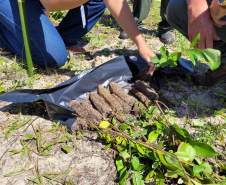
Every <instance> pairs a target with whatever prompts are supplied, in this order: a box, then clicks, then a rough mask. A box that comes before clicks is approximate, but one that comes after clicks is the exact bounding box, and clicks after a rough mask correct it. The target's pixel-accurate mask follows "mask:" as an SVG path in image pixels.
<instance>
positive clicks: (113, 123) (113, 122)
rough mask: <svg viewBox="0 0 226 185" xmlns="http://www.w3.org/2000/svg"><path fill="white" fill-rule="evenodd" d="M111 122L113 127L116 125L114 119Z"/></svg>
mask: <svg viewBox="0 0 226 185" xmlns="http://www.w3.org/2000/svg"><path fill="white" fill-rule="evenodd" d="M111 122H112V125H114V126H115V125H116V119H115V118H113V119H112V121H111Z"/></svg>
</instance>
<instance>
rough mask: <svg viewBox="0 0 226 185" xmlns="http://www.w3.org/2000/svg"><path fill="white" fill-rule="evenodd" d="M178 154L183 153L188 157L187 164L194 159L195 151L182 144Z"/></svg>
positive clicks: (186, 144) (188, 145)
mask: <svg viewBox="0 0 226 185" xmlns="http://www.w3.org/2000/svg"><path fill="white" fill-rule="evenodd" d="M179 152H185V153H186V154H188V156H189V157H190V159H189V162H192V161H193V160H194V159H195V156H196V151H195V149H194V148H193V147H192V146H191V145H190V144H188V143H183V145H182V146H181V148H180V150H179Z"/></svg>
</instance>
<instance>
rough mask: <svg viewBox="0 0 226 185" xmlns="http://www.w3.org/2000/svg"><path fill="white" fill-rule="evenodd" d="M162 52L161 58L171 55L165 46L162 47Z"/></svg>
mask: <svg viewBox="0 0 226 185" xmlns="http://www.w3.org/2000/svg"><path fill="white" fill-rule="evenodd" d="M160 54H161V58H162V57H164V58H167V57H168V55H169V52H168V51H167V50H166V48H165V47H164V46H162V47H161V48H160Z"/></svg>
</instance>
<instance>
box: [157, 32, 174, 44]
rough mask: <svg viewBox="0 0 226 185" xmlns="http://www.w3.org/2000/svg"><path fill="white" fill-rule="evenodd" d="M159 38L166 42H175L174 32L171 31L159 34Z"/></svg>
mask: <svg viewBox="0 0 226 185" xmlns="http://www.w3.org/2000/svg"><path fill="white" fill-rule="evenodd" d="M159 40H160V41H161V42H162V43H164V44H172V43H173V42H174V38H173V34H172V32H171V31H167V32H165V33H162V34H159Z"/></svg>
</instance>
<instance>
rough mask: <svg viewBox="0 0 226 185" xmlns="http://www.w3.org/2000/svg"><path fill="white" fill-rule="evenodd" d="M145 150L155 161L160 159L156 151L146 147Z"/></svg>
mask: <svg viewBox="0 0 226 185" xmlns="http://www.w3.org/2000/svg"><path fill="white" fill-rule="evenodd" d="M145 152H146V155H147V156H148V158H149V159H151V160H153V161H159V156H158V154H157V153H156V152H154V151H152V150H149V149H146V151H145Z"/></svg>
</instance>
